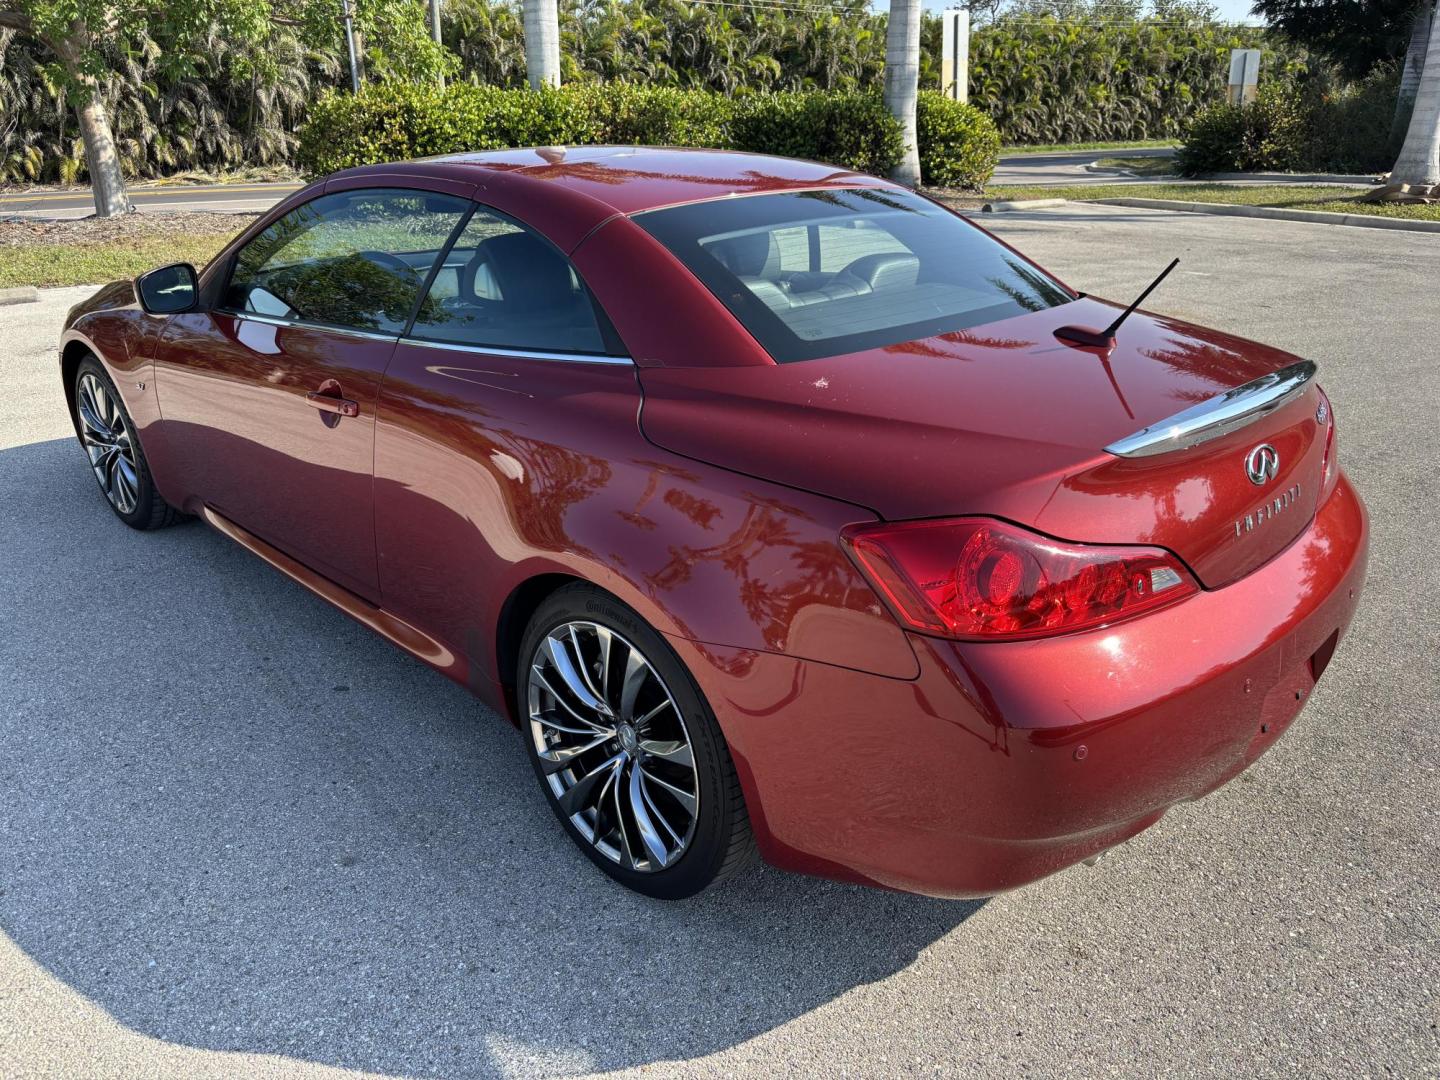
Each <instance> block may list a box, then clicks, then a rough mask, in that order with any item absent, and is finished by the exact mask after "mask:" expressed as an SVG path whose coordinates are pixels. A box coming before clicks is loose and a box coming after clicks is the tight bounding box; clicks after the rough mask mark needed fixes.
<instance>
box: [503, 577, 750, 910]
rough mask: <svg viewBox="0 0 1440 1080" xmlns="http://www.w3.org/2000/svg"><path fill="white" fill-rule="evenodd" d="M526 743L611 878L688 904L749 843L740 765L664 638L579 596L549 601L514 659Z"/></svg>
mask: <svg viewBox="0 0 1440 1080" xmlns="http://www.w3.org/2000/svg"><path fill="white" fill-rule="evenodd" d="M519 675H520V677H519V687H520V693H519V704H520V707H521V711H522V713H523V718H524V722H525V728H526V734H527V736H528V738H527V740H526V742H527V745H528V747H529V750H530V756H531V760H532V761H533V763H534V765H535V771H536V773H537V774H538V775H539V776H540V780H541V783H542V784H543V785H544V788H545V792H546V794H547V795H548V796H549V798H550V800H551V803H552V805H553V806H554V808H555V811H556V814H557V815H558V816H559V817H560V819H561V821H562V822H564V823H565V826H566V829H567V831H569V832H570V833H571V835H572V836H573V837H574V838H575V839H576V840H577V842H579V843H580V845H581V847H582V848H583V849H584V850H585V851H586V853H587V854H588V855H589V856H590V857H591V859H592V860H594V861H595V862H596V863H597V864H598V865H599V866H601V867H602V868H603V869H604V870H606V872H608V873H609V874H610V875H611V876H612V877H614V878H616V879H617V880H619V881H621V882H623V883H624V884H626V885H629V886H630V887H632V888H635V889H638V890H640V891H641V892H645V893H648V894H650V895H652V896H661V897H668V898H678V897H681V896H689V895H691V894H693V893H695V892H698V891H699V890H700V889H703V888H704V887H705V886H706V885H708V884H710V883H711V882H712V881H714V880H715V879H716V878H717V877H719V876H721V875H723V874H728V873H730V872H731V871H732V870H734V869H736V868H738V867H739V866H741V865H743V864H744V862H745V860H746V857H747V856H748V855H749V853H750V851H751V848H752V847H753V843H752V841H751V838H750V829H749V819H748V817H746V815H745V809H744V805H743V801H742V799H741V797H740V792H739V785H738V783H737V782H736V780H735V775H734V766H733V764H732V763H731V761H730V756H729V754H728V752H727V751H726V749H725V745H724V740H723V739H722V738H721V736H720V733H719V730H718V727H717V726H716V724H715V721H714V719H713V718H712V717H711V715H710V711H709V709H708V708H707V707H706V706H705V704H704V701H703V699H701V697H700V694H699V691H698V690H697V689H696V688H695V686H694V683H693V682H692V680H691V679H690V677H689V675H688V673H686V672H685V670H684V668H683V667H682V666H681V665H680V662H679V660H678V659H677V658H676V657H675V656H674V654H673V652H672V651H671V650H670V648H669V647H668V646H667V645H666V644H665V643H664V640H663V639H662V638H661V637H660V635H659V634H657V633H655V631H653V630H652V629H650V627H648V626H646V625H645V624H644V623H643V622H641V621H640V620H639V618H638V616H636V615H635V614H634V613H633V612H632V611H630V610H629V609H628V608H626V607H624V606H623V605H621V604H620V603H619V602H618V601H616V600H614V599H613V598H611V597H609V596H608V595H607V594H605V593H602V592H600V590H598V589H594V588H592V587H590V586H586V585H572V586H567V587H566V588H564V589H562V590H560V591H559V592H558V593H556V594H554V595H553V596H552V597H551V598H550V599H549V600H547V601H546V603H545V604H543V605H542V606H541V609H540V611H538V612H537V613H536V615H535V618H534V619H533V620H532V621H531V625H530V630H529V632H528V633H527V634H526V639H525V644H524V647H523V648H522V650H521V670H520V673H519Z"/></svg>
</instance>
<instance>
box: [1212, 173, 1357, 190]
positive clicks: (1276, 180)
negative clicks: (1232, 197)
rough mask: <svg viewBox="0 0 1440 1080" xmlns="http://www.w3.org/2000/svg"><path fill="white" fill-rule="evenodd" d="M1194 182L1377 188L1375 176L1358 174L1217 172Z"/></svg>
mask: <svg viewBox="0 0 1440 1080" xmlns="http://www.w3.org/2000/svg"><path fill="white" fill-rule="evenodd" d="M1191 179H1195V180H1253V181H1254V182H1255V183H1257V184H1320V185H1322V186H1323V185H1325V184H1343V185H1352V184H1363V185H1364V186H1365V187H1377V186H1379V183H1380V181H1378V180H1376V179H1375V175H1374V174H1373V173H1371V174H1370V175H1368V176H1366V175H1362V174H1360V173H1284V172H1217V173H1203V174H1202V175H1200V176H1196V177H1192V178H1191Z"/></svg>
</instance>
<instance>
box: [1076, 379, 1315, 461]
mask: <svg viewBox="0 0 1440 1080" xmlns="http://www.w3.org/2000/svg"><path fill="white" fill-rule="evenodd" d="M1314 377H1315V364H1314V362H1313V361H1310V360H1301V361H1299V362H1297V363H1294V364H1290V365H1288V366H1287V367H1283V368H1281V369H1280V370H1279V371H1272V372H1271V373H1270V374H1269V375H1261V376H1260V378H1258V379H1253V380H1251V381H1250V382H1248V383H1245V384H1244V385H1243V386H1237V387H1235V389H1233V390H1226V391H1225V392H1224V393H1223V394H1216V395H1215V396H1214V397H1212V398H1210V399H1208V400H1206V401H1202V402H1201V403H1200V404H1199V405H1193V406H1191V407H1190V408H1188V409H1186V410H1184V411H1183V412H1178V413H1176V414H1175V415H1174V416H1171V417H1167V418H1166V419H1164V420H1161V421H1160V422H1159V423H1157V424H1151V425H1150V426H1149V427H1144V428H1141V429H1140V430H1139V431H1137V432H1135V434H1133V435H1127V436H1125V438H1123V439H1119V440H1117V441H1116V442H1113V443H1111V444H1110V445H1109V446H1107V447H1105V451H1106V453H1110V454H1114V455H1116V456H1117V457H1151V456H1152V455H1155V454H1167V453H1169V452H1170V451H1172V450H1185V449H1188V448H1190V447H1192V446H1198V445H1199V444H1200V443H1203V442H1209V441H1210V440H1211V439H1217V438H1219V437H1220V436H1221V435H1224V434H1226V433H1227V432H1230V431H1234V430H1235V429H1236V428H1241V427H1244V426H1245V425H1246V424H1248V423H1250V422H1251V421H1253V420H1257V419H1259V418H1260V417H1261V416H1264V415H1265V414H1266V413H1269V412H1274V411H1275V410H1276V409H1278V408H1280V406H1282V405H1284V404H1285V403H1286V402H1287V401H1289V400H1290V399H1291V398H1293V397H1295V396H1296V395H1298V394H1299V393H1301V391H1303V390H1304V389H1305V387H1306V386H1307V385H1308V384H1309V382H1310V380H1311V379H1313V378H1314Z"/></svg>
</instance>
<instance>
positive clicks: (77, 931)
mask: <svg viewBox="0 0 1440 1080" xmlns="http://www.w3.org/2000/svg"><path fill="white" fill-rule="evenodd" d="M986 224H988V225H990V226H991V227H993V228H994V229H995V230H996V231H997V232H998V233H1000V234H1001V235H1002V236H1003V237H1004V238H1005V239H1006V240H1008V241H1011V242H1013V243H1015V244H1016V245H1018V246H1019V247H1020V248H1021V249H1022V250H1024V251H1026V252H1028V253H1030V254H1032V255H1034V256H1036V257H1038V258H1039V259H1040V260H1041V261H1042V262H1044V263H1045V264H1047V265H1048V266H1050V267H1051V268H1052V269H1053V270H1055V271H1056V272H1057V273H1059V274H1060V275H1061V276H1062V277H1064V278H1065V279H1067V280H1068V281H1069V282H1070V283H1071V284H1072V285H1074V286H1075V287H1077V288H1080V289H1084V290H1087V291H1092V292H1095V293H1098V294H1100V295H1104V296H1110V297H1113V298H1116V299H1122V300H1126V299H1129V298H1130V297H1131V296H1132V295H1134V293H1135V292H1137V291H1138V290H1139V289H1140V288H1141V287H1142V286H1143V285H1144V284H1146V283H1147V282H1148V281H1149V280H1150V279H1151V278H1153V277H1154V275H1155V273H1156V272H1157V271H1158V270H1159V269H1160V268H1161V267H1163V266H1164V265H1165V263H1166V262H1167V261H1168V260H1169V259H1170V258H1171V257H1173V256H1176V255H1178V256H1180V257H1181V259H1182V262H1181V264H1180V267H1179V268H1178V270H1177V271H1176V272H1175V273H1174V274H1173V275H1172V276H1171V277H1170V278H1169V279H1167V280H1166V282H1165V283H1164V285H1163V286H1161V288H1160V289H1159V290H1158V291H1157V292H1156V293H1155V294H1154V296H1153V297H1152V298H1151V302H1150V304H1149V305H1147V306H1149V307H1152V308H1153V309H1155V310H1159V311H1162V312H1166V313H1170V314H1173V315H1177V316H1181V317H1185V318H1190V319H1194V320H1196V321H1199V322H1203V323H1207V324H1211V325H1214V326H1219V327H1224V328H1227V329H1230V330H1234V331H1237V332H1240V333H1243V334H1246V335H1249V336H1251V337H1255V338H1258V339H1261V340H1264V341H1267V342H1269V343H1272V344H1275V345H1278V346H1281V347H1283V348H1286V349H1289V350H1292V351H1294V352H1297V353H1300V354H1302V355H1305V356H1308V357H1311V358H1313V359H1315V360H1317V361H1318V362H1319V363H1320V365H1321V371H1322V382H1323V384H1324V386H1325V388H1326V390H1327V392H1328V393H1329V395H1330V397H1331V399H1332V401H1333V403H1334V406H1335V411H1336V415H1337V417H1338V419H1339V424H1340V434H1339V447H1340V450H1339V452H1340V455H1341V461H1342V463H1343V465H1344V467H1345V468H1346V469H1347V470H1348V471H1349V473H1350V475H1351V477H1352V478H1353V479H1354V481H1355V483H1356V485H1357V486H1358V488H1359V489H1360V491H1361V492H1362V493H1363V494H1364V497H1365V498H1366V499H1367V500H1368V502H1369V505H1370V509H1371V513H1372V522H1373V527H1374V546H1373V552H1372V556H1371V577H1370V583H1369V586H1368V588H1367V591H1366V594H1365V596H1364V602H1363V604H1362V606H1361V609H1360V612H1359V615H1358V617H1357V620H1356V623H1355V625H1354V627H1353V629H1352V632H1351V634H1350V636H1349V637H1348V638H1347V640H1346V641H1345V642H1344V643H1343V644H1342V646H1341V648H1340V650H1339V652H1338V653H1337V654H1336V656H1335V659H1334V661H1333V663H1332V664H1331V666H1330V668H1329V670H1328V671H1327V673H1326V675H1325V677H1324V678H1323V679H1322V681H1321V682H1320V684H1319V686H1318V688H1317V689H1316V691H1315V693H1314V695H1313V697H1312V699H1311V701H1310V704H1309V706H1308V707H1307V709H1306V711H1305V713H1304V715H1303V716H1302V717H1301V719H1300V720H1299V721H1297V722H1296V724H1295V725H1294V726H1293V727H1292V728H1291V729H1290V731H1289V732H1288V733H1287V734H1286V735H1285V736H1284V738H1283V739H1281V740H1280V742H1279V743H1278V745H1277V746H1276V747H1275V748H1274V749H1273V750H1272V751H1271V752H1270V753H1269V754H1268V755H1267V756H1266V757H1264V758H1263V759H1261V760H1260V762H1258V763H1257V764H1256V765H1255V767H1254V768H1252V769H1251V770H1250V771H1249V772H1247V773H1246V774H1245V775H1244V776H1242V777H1241V778H1240V779H1239V780H1237V781H1235V782H1234V783H1232V784H1230V785H1229V786H1227V787H1226V788H1224V789H1222V790H1221V791H1219V792H1217V793H1216V794H1214V795H1212V796H1211V797H1209V798H1207V799H1205V800H1203V801H1201V802H1199V803H1196V804H1191V805H1187V806H1182V807H1179V808H1177V809H1175V810H1174V811H1172V812H1171V813H1170V814H1169V815H1168V816H1167V817H1166V818H1165V819H1164V820H1162V821H1161V822H1160V823H1159V824H1158V825H1156V826H1155V827H1154V828H1153V829H1151V830H1149V831H1148V832H1146V833H1144V834H1142V835H1141V836H1140V837H1138V838H1137V839H1135V840H1134V841H1132V842H1131V843H1130V844H1128V845H1126V846H1125V847H1123V848H1121V849H1120V850H1118V851H1117V852H1115V853H1114V854H1112V855H1111V856H1109V857H1108V858H1106V859H1103V860H1102V861H1101V862H1100V863H1099V864H1098V865H1096V866H1095V867H1093V868H1086V867H1076V868H1074V869H1071V870H1068V871H1066V872H1064V873H1062V874H1060V875H1058V876H1056V877H1053V878H1050V879H1047V880H1045V881H1042V882H1040V883H1038V884H1036V885H1033V886H1031V887H1029V888H1026V889H1023V890H1020V891H1018V892H1014V893H1010V894H1007V895H1005V896H1000V897H996V898H993V899H991V900H988V901H986V902H983V903H979V902H976V903H959V902H945V901H937V900H929V899H924V898H920V897H913V896H907V895H900V894H893V893H885V892H879V891H875V890H870V889H864V888H860V887H855V886H847V885H838V884H832V883H828V882H824V881H819V880H815V879H809V878H802V877H796V876H791V875H787V874H783V873H780V872H778V871H773V870H769V869H765V868H761V869H757V870H756V871H754V872H753V873H750V874H748V875H746V876H744V877H742V878H740V879H739V880H736V881H734V882H731V883H728V884H727V885H725V886H722V887H720V888H718V889H715V890H713V891H711V892H710V893H707V894H704V895H702V896H701V897H699V898H696V899H695V900H693V901H689V902H685V903H679V904H664V903H659V902H656V901H650V900H646V899H643V898H641V897H638V896H634V895H632V894H629V893H627V892H625V891H623V890H622V889H620V888H619V887H617V886H615V885H613V884H611V883H610V882H609V881H608V880H607V879H606V878H604V877H603V876H601V875H600V874H599V873H598V872H596V871H595V870H594V869H593V868H592V867H591V866H590V865H589V863H588V862H587V861H586V860H585V858H584V857H583V856H582V855H581V854H580V853H579V852H578V851H575V850H574V849H573V848H572V847H571V845H570V843H569V841H568V840H567V839H566V838H565V837H564V835H563V834H562V833H561V831H560V829H559V827H558V826H557V824H556V823H555V821H554V818H553V816H552V815H551V814H550V812H549V810H548V809H547V808H546V806H545V804H544V802H543V800H542V799H541V796H540V794H539V792H538V790H537V785H536V783H535V780H534V777H533V775H532V774H531V772H530V769H529V767H528V765H527V763H526V761H525V757H524V754H523V752H522V748H521V745H520V742H519V737H518V735H517V733H516V732H515V731H514V730H513V729H512V728H510V727H508V726H506V725H505V724H503V723H502V722H501V721H499V720H498V719H497V718H496V717H495V716H494V715H492V714H490V713H488V712H487V711H486V710H485V709H484V708H482V707H481V706H479V705H478V704H476V703H475V701H474V700H473V699H471V698H470V697H468V696H467V695H466V694H465V693H464V692H463V691H462V690H461V689H460V688H458V687H456V686H454V685H452V684H451V683H449V682H448V681H446V680H445V679H443V678H442V677H440V676H439V675H436V674H434V673H432V672H430V671H429V670H428V669H426V668H424V667H422V666H421V665H420V664H419V663H417V662H415V661H413V660H411V659H409V658H408V657H406V656H404V655H402V654H401V653H399V652H398V651H396V650H395V649H393V648H392V647H391V646H389V645H388V644H386V643H385V642H384V641H382V640H381V639H380V638H378V637H376V636H375V635H373V634H371V633H370V632H369V631H367V630H365V629H364V628H362V627H361V626H359V625H357V624H355V623H353V622H351V621H350V620H349V619H347V618H346V617H345V616H343V615H341V614H339V613H338V612H336V611H334V610H333V609H331V608H330V607H328V606H327V605H326V604H325V603H324V602H322V601H320V600H318V599H316V598H314V597H312V596H311V595H309V594H308V593H306V592H305V591H304V590H302V589H301V588H299V587H298V586H296V585H294V584H292V583H291V582H289V581H288V580H286V579H284V578H282V577H281V576H280V575H278V574H277V573H275V572H274V571H273V570H271V569H270V568H269V567H267V566H265V565H263V564H262V563H260V562H259V561H258V560H256V559H254V558H253V557H252V556H250V555H249V554H247V553H246V552H244V551H242V550H241V549H239V548H238V547H236V546H235V545H233V544H232V543H231V542H230V541H229V540H226V539H225V538H223V537H221V536H219V535H218V534H216V533H213V532H211V531H209V530H208V529H206V528H205V527H204V526H202V525H199V524H187V525H182V526H178V527H175V528H172V529H169V530H165V531H163V532H160V533H152V534H140V533H135V532H131V531H130V530H128V529H126V528H125V527H124V526H123V525H121V524H120V523H119V522H117V521H116V520H115V519H114V518H113V516H112V515H111V514H110V512H109V510H108V509H107V508H106V506H105V505H104V503H103V501H102V497H101V495H100V493H99V492H98V490H97V489H96V486H95V484H94V481H93V480H92V479H91V477H90V475H89V474H88V472H87V469H86V467H85V463H84V460H83V458H82V455H81V452H80V450H79V448H78V447H77V446H76V445H75V443H74V439H73V435H72V434H71V432H70V428H69V424H68V421H67V419H66V417H65V414H64V411H63V408H62V397H61V393H60V388H59V385H58V382H57V376H56V370H55V368H56V365H55V356H54V346H55V339H56V334H57V332H58V328H59V323H60V319H61V318H62V316H63V313H64V311H65V309H66V308H67V307H68V306H69V305H70V304H71V303H73V302H74V301H75V300H76V299H77V298H78V297H79V296H81V295H83V294H84V290H58V291H49V292H46V293H44V294H42V295H43V299H42V302H41V303H39V304H31V305H21V306H19V307H14V308H6V309H0V335H3V340H4V341H5V343H6V345H5V347H4V348H3V349H0V385H3V386H4V387H5V392H4V394H0V505H3V506H4V507H5V508H6V510H5V512H4V513H0V553H3V573H0V613H3V619H0V1074H3V1075H5V1076H6V1077H7V1078H8V1077H32V1076H36V1077H40V1076H44V1077H59V1076H66V1077H70V1076H84V1077H87V1078H90V1077H126V1078H129V1077H142V1076H143V1077H167V1078H168V1077H177V1078H178V1077H187V1078H188V1077H199V1076H217V1077H219V1076H242V1075H243V1076H251V1075H257V1076H258V1075H263V1076H276V1077H292V1076H293V1077H319V1076H338V1075H353V1073H352V1072H350V1070H355V1071H364V1072H366V1073H373V1074H378V1075H385V1076H413V1077H426V1078H430V1077H436V1078H438V1077H474V1076H479V1077H487V1076H540V1075H555V1074H562V1073H592V1072H611V1071H615V1072H620V1073H624V1074H634V1075H639V1074H645V1075H657V1074H658V1075H664V1076H672V1075H673V1076H687V1077H688V1076H705V1077H728V1076H735V1075H742V1074H745V1075H757V1076H782V1075H783V1076H788V1075H796V1074H807V1075H843V1074H848V1075H865V1076H878V1075H890V1074H910V1073H915V1074H927V1075H929V1074H935V1075H944V1076H975V1077H991V1076H1035V1077H1047V1078H1049V1077H1064V1076H1076V1077H1081V1076H1083V1077H1093V1076H1147V1077H1148V1076H1222V1075H1223V1076H1245V1077H1273V1076H1285V1077H1302V1076H1303V1077H1317V1076H1319V1077H1345V1078H1351V1077H1381V1076H1384V1077H1435V1076H1437V1075H1440V1037H1437V1022H1440V1002H1437V987H1440V944H1437V937H1440V934H1437V931H1440V897H1437V890H1436V880H1437V876H1436V870H1437V866H1440V841H1437V836H1440V815H1437V788H1440V784H1437V761H1440V729H1437V724H1440V716H1437V697H1440V672H1437V659H1436V658H1437V656H1440V618H1437V613H1440V570H1437V560H1436V559H1435V557H1434V552H1433V551H1432V550H1431V545H1432V543H1433V540H1434V538H1435V537H1436V536H1437V535H1440V498H1437V497H1436V481H1435V463H1436V461H1437V460H1440V425H1437V424H1436V422H1435V412H1436V403H1437V402H1440V355H1437V352H1440V333H1437V329H1440V326H1437V324H1440V304H1437V302H1436V298H1435V291H1434V282H1435V281H1436V280H1440V236H1433V235H1427V234H1420V233H1394V232H1390V233H1387V232H1379V231H1372V230H1362V229H1349V228H1343V227H1337V226H1322V225H1308V224H1294V223H1289V222H1275V221H1263V220H1242V219H1230V218H1216V217H1205V216H1198V215H1187V214H1168V213H1157V212H1152V211H1142V210H1125V209H1119V208H1114V207H1089V206H1087V207H1080V206H1069V207H1061V208H1059V209H1056V210H1051V211H1043V212H1035V213H1028V214H1008V215H997V216H995V217H994V218H991V219H987V220H986ZM1086 362H1087V361H1086V359H1085V358H1084V357H1082V356H1079V355H1078V354H1077V357H1076V363H1086ZM876 723H877V725H882V726H883V725H884V724H886V723H887V720H886V718H885V717H877V718H876ZM896 737H897V738H903V737H904V736H903V733H898V732H897V733H896ZM916 752H917V753H923V752H924V748H923V747H917V748H916ZM956 782H957V783H959V782H963V778H960V777H957V781H956Z"/></svg>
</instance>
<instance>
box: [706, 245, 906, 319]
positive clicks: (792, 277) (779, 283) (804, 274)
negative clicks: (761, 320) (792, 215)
mask: <svg viewBox="0 0 1440 1080" xmlns="http://www.w3.org/2000/svg"><path fill="white" fill-rule="evenodd" d="M705 249H706V251H708V252H709V253H710V254H711V255H713V256H714V257H715V258H716V259H718V260H719V261H720V263H721V264H722V265H723V266H724V267H725V268H726V269H727V270H729V271H730V272H731V273H732V274H734V275H735V276H736V277H738V278H739V279H740V280H741V281H742V282H744V284H745V286H746V288H748V289H749V290H750V291H751V292H752V293H754V295H755V297H756V298H757V299H759V300H760V301H761V302H762V303H764V304H765V305H766V306H767V307H768V308H770V309H771V310H772V311H789V310H791V309H793V308H800V307H808V306H809V305H811V304H823V303H827V302H829V301H831V300H843V299H847V298H851V297H857V296H865V295H868V294H870V293H876V292H886V291H889V290H891V289H908V288H912V287H913V286H914V285H915V283H916V281H917V279H918V278H919V275H920V260H919V258H918V257H916V256H915V255H912V254H910V253H908V252H903V253H902V252H883V253H877V254H871V255H862V256H860V257H859V258H858V259H855V260H853V261H852V262H850V263H849V264H847V265H846V266H845V267H844V269H842V270H839V271H836V272H835V273H825V272H823V271H815V270H789V271H786V270H782V269H781V257H780V244H779V242H778V240H777V239H776V236H775V234H774V233H773V232H769V231H764V232H754V233H746V234H744V235H741V236H729V237H725V238H723V239H719V240H712V241H711V242H710V243H708V244H706V245H705Z"/></svg>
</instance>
